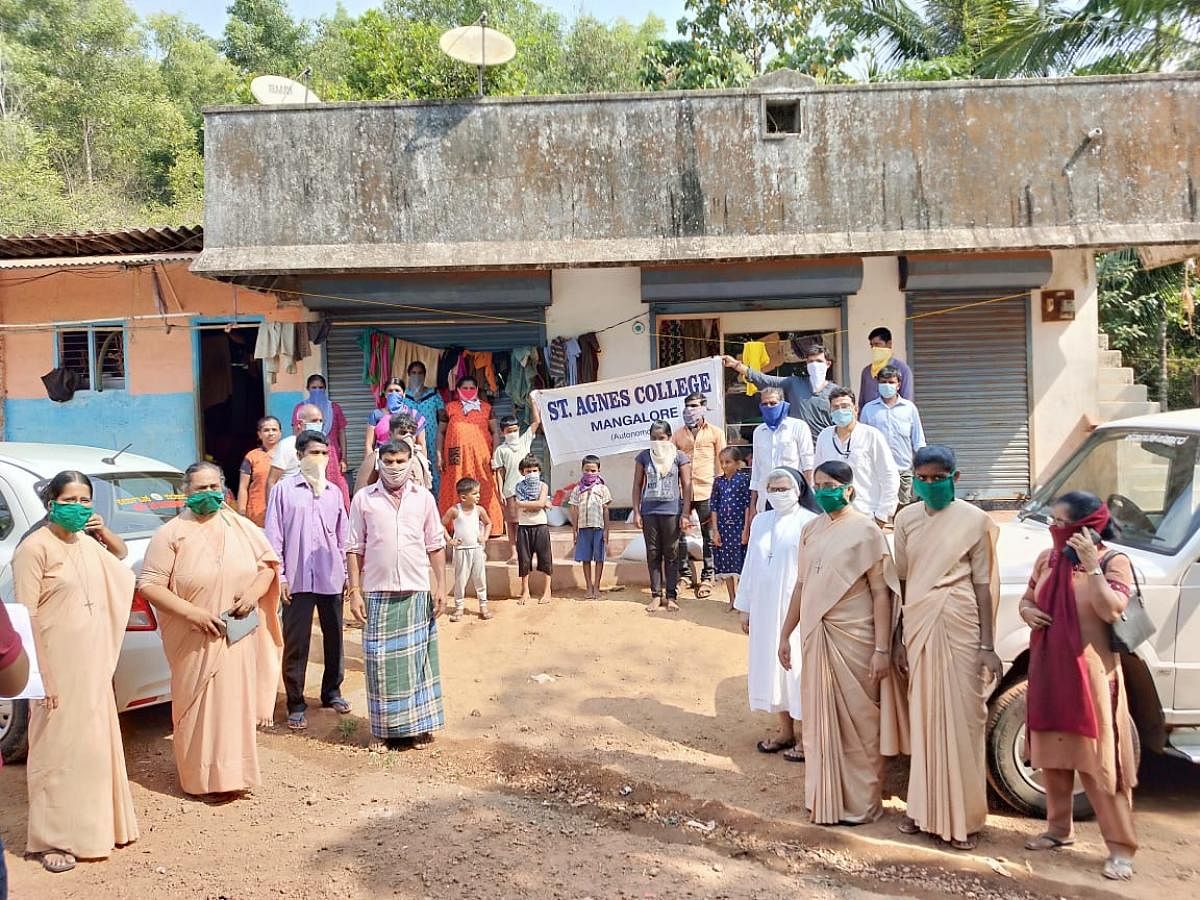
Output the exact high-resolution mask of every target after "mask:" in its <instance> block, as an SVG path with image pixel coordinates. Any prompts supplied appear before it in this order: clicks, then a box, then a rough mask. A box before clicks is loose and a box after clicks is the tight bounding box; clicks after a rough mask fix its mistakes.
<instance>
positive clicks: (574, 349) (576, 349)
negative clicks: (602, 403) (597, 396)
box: [563, 338, 583, 384]
mask: <svg viewBox="0 0 1200 900" xmlns="http://www.w3.org/2000/svg"><path fill="white" fill-rule="evenodd" d="M563 351H564V352H565V353H566V354H567V384H579V356H580V354H582V353H583V350H582V349H581V348H580V346H579V338H567V339H566V341H565V342H564V343H563Z"/></svg>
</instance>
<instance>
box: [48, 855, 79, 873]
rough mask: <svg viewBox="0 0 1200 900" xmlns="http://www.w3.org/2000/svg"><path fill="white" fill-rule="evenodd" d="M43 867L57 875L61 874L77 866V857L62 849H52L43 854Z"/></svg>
mask: <svg viewBox="0 0 1200 900" xmlns="http://www.w3.org/2000/svg"><path fill="white" fill-rule="evenodd" d="M42 868H43V869H45V870H46V871H47V872H53V873H54V874H55V875H61V874H62V873H63V872H70V871H71V870H72V869H73V868H75V857H74V856H72V855H71V854H70V853H63V852H62V851H61V850H52V851H50V852H49V853H43V854H42Z"/></svg>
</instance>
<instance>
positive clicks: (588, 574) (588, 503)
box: [567, 456, 612, 600]
mask: <svg viewBox="0 0 1200 900" xmlns="http://www.w3.org/2000/svg"><path fill="white" fill-rule="evenodd" d="M611 503H612V493H611V492H610V491H609V489H608V485H606V484H605V483H604V478H603V477H602V476H601V475H600V458H599V457H597V456H585V457H584V458H583V474H582V475H581V476H580V477H579V483H578V484H577V485H575V490H573V491H572V492H571V497H570V499H569V500H568V501H567V504H568V505H569V506H570V507H571V527H572V528H573V529H574V531H575V562H577V563H583V577H584V579H585V580H586V581H587V594H586V595H585V599H587V600H599V599H600V579H601V578H602V577H603V576H604V555H605V548H606V547H607V546H608V507H609V505H610V504H611ZM593 563H595V566H596V568H595V580H593V577H592V576H593V571H592V564H593Z"/></svg>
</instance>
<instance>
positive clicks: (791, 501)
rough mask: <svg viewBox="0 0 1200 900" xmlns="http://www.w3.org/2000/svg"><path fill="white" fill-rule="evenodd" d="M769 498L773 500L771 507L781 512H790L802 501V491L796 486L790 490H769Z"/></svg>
mask: <svg viewBox="0 0 1200 900" xmlns="http://www.w3.org/2000/svg"><path fill="white" fill-rule="evenodd" d="M767 499H768V500H770V501H771V509H774V510H778V511H779V512H780V513H790V512H791V511H792V510H793V509H795V508H796V506H797V505H798V504H799V503H800V492H799V491H798V490H796V489H795V488H792V489H791V490H789V491H767Z"/></svg>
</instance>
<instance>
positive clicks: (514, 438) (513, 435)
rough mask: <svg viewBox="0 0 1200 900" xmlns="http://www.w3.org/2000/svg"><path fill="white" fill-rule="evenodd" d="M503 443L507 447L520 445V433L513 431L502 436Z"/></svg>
mask: <svg viewBox="0 0 1200 900" xmlns="http://www.w3.org/2000/svg"><path fill="white" fill-rule="evenodd" d="M504 443H505V444H507V445H508V446H509V447H515V446H517V444H519V443H521V433H520V432H519V431H513V432H510V433H509V434H506V435H504Z"/></svg>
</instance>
